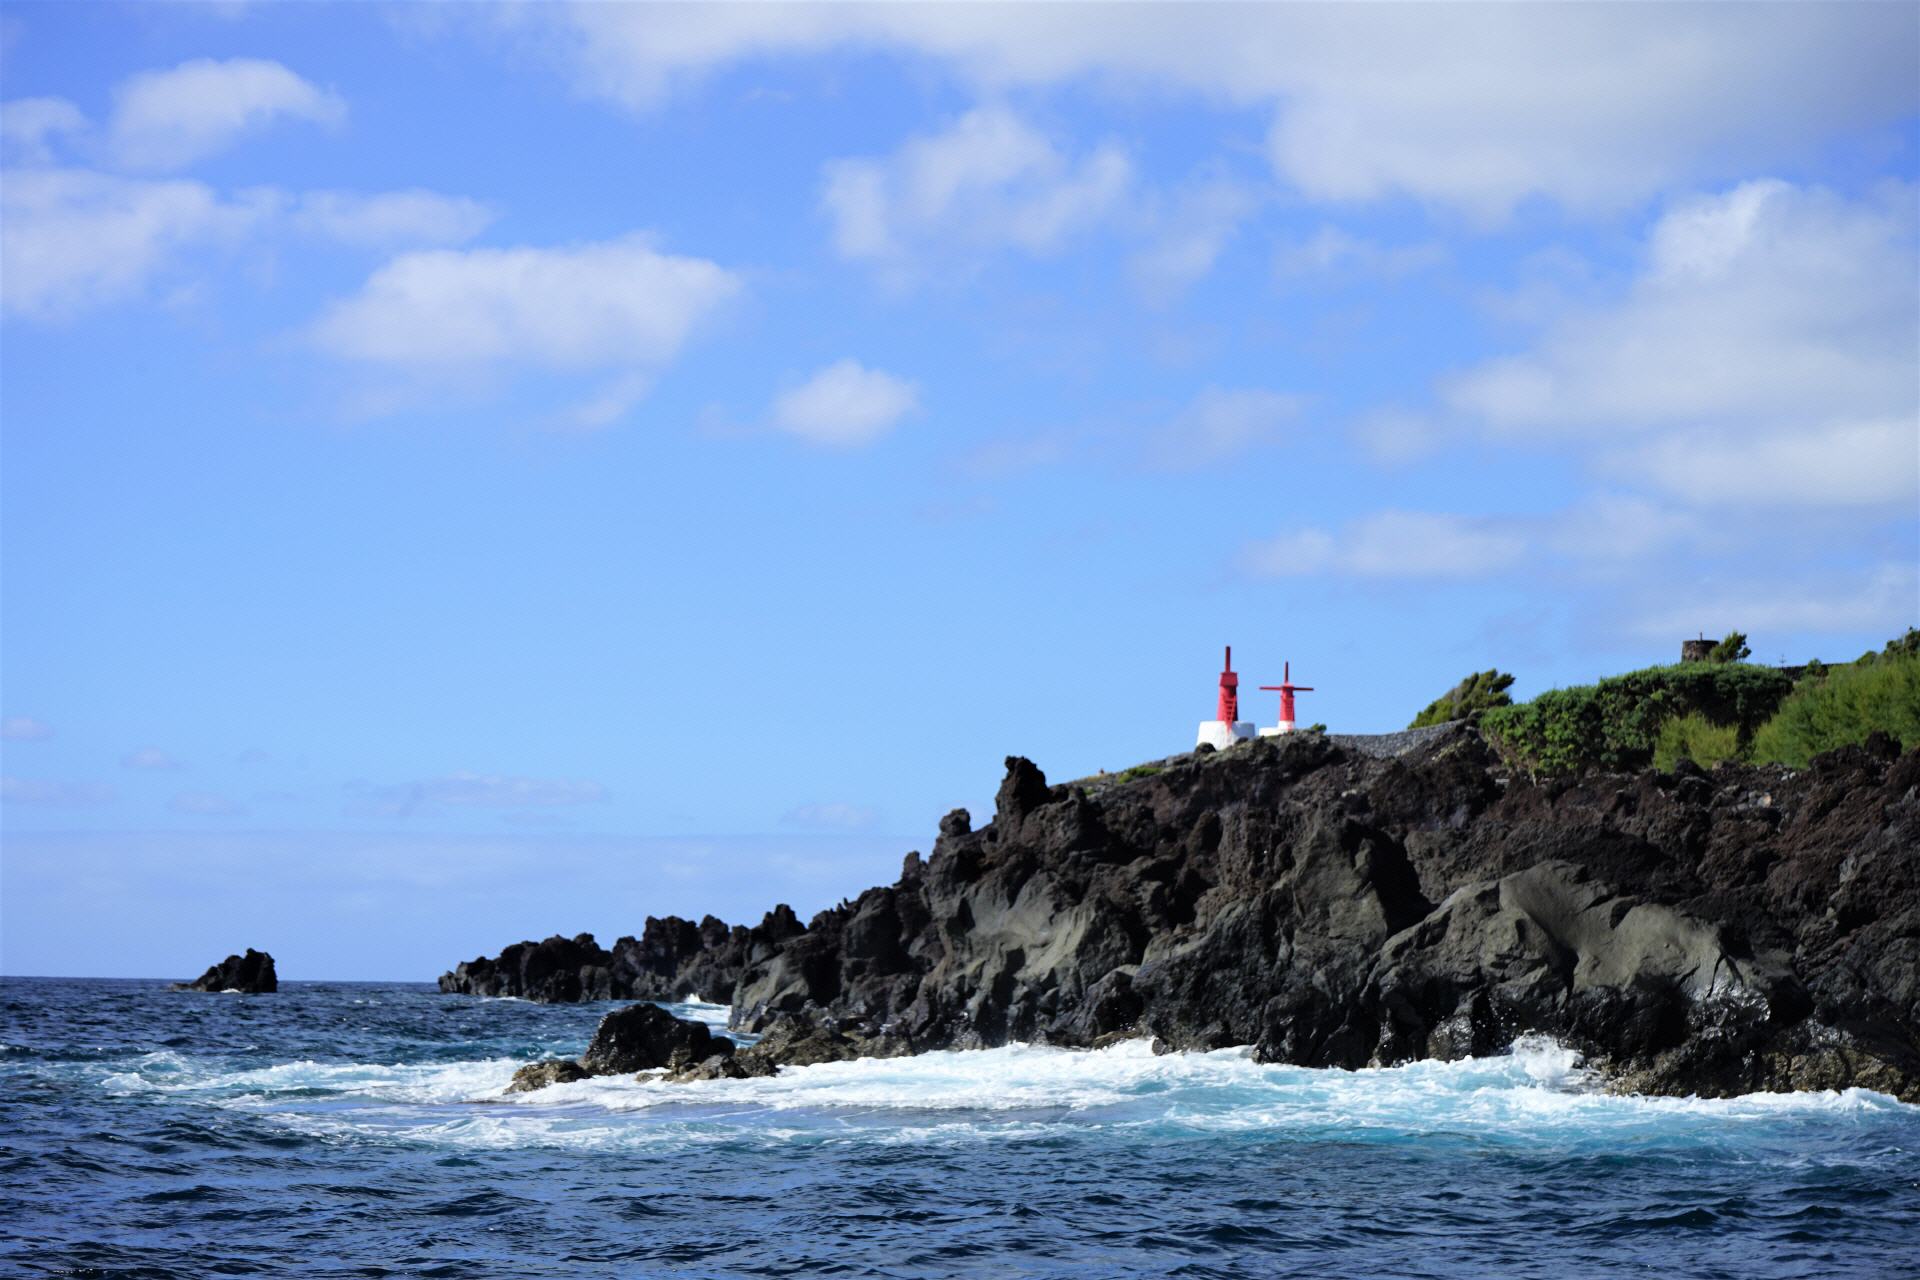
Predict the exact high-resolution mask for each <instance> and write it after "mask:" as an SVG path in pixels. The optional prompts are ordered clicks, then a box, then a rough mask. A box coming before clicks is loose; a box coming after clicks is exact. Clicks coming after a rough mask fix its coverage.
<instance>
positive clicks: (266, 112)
mask: <svg viewBox="0 0 1920 1280" xmlns="http://www.w3.org/2000/svg"><path fill="white" fill-rule="evenodd" d="M346 110H347V108H346V104H345V103H344V102H343V101H341V100H340V98H338V97H337V96H335V95H334V94H331V93H328V92H325V91H323V90H321V89H318V88H316V87H315V86H314V85H312V84H310V83H308V82H307V81H305V80H303V79H301V78H300V77H299V76H297V75H295V74H294V73H293V72H292V71H289V70H288V69H287V68H286V67H284V66H282V65H280V64H279V63H277V62H268V61H265V60H263V59H259V58H229V59H227V60H225V61H218V60H215V59H212V58H197V59H195V60H193V61H190V62H183V63H181V64H180V65H179V66H177V67H173V68H171V69H169V70H166V71H146V72H142V73H140V74H139V75H135V76H130V77H129V78H128V79H126V80H125V81H123V82H122V83H121V84H120V86H119V87H118V88H117V89H115V91H114V110H113V118H112V120H111V121H110V122H109V125H108V132H109V139H108V147H109V150H110V151H111V152H112V154H113V155H114V157H115V158H116V159H117V160H118V161H119V162H120V163H121V164H123V165H126V166H128V167H129V168H135V169H178V168H182V167H184V166H186V165H189V164H192V163H193V162H194V161H196V160H199V159H202V158H204V157H206V156H208V155H211V154H213V153H214V152H216V151H219V150H221V149H222V148H224V147H226V146H228V145H229V144H231V143H233V142H235V141H237V140H238V139H239V138H241V137H243V136H245V135H246V134H248V133H252V132H255V131H257V130H259V129H262V128H264V127H266V126H267V125H268V124H270V123H272V122H273V121H274V120H276V119H280V118H287V119H294V120H306V121H312V122H314V123H318V124H336V123H338V122H339V121H341V120H343V119H344V118H345V117H346Z"/></svg>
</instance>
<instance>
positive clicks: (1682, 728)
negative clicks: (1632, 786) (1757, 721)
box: [1653, 711, 1772, 773]
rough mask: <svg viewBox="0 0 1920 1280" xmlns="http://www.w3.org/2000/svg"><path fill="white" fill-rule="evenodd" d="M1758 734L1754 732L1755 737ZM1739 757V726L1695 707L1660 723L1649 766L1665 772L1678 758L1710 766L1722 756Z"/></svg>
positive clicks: (1729, 758) (1716, 762)
mask: <svg viewBox="0 0 1920 1280" xmlns="http://www.w3.org/2000/svg"><path fill="white" fill-rule="evenodd" d="M1768 723H1769V724H1771V723H1772V721H1768ZM1761 732H1764V729H1763V730H1761ZM1758 736H1759V734H1758V733H1756V734H1755V737H1758ZM1739 758H1740V731H1739V729H1737V728H1735V727H1734V726H1733V725H1730V724H1715V723H1713V721H1711V720H1709V719H1707V718H1706V717H1705V716H1703V715H1701V714H1700V713H1699V712H1698V711H1694V712H1690V713H1689V714H1687V715H1684V716H1675V717H1674V718H1673V719H1671V720H1669V721H1667V722H1666V723H1665V724H1663V725H1661V726H1660V739H1659V741H1658V742H1656V743H1654V745H1653V767H1654V768H1656V769H1661V770H1665V771H1667V772H1669V773H1670V772H1672V771H1673V766H1674V765H1676V764H1678V763H1680V761H1682V760H1691V761H1693V762H1694V763H1695V764H1697V765H1699V766H1701V767H1702V768H1705V769H1711V768H1713V766H1715V765H1717V764H1719V763H1721V762H1722V761H1724V760H1737V759H1739Z"/></svg>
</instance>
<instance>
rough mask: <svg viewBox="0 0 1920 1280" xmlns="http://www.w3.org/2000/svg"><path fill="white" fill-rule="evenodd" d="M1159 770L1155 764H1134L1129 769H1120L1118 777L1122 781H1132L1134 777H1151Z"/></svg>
mask: <svg viewBox="0 0 1920 1280" xmlns="http://www.w3.org/2000/svg"><path fill="white" fill-rule="evenodd" d="M1160 771H1161V770H1160V766H1159V765H1157V764H1136V765H1134V766H1133V767H1132V768H1131V769H1122V770H1121V771H1120V774H1119V778H1120V781H1122V782H1132V781H1133V780H1134V779H1135V778H1151V777H1152V776H1153V775H1154V774H1156V773H1159V772H1160Z"/></svg>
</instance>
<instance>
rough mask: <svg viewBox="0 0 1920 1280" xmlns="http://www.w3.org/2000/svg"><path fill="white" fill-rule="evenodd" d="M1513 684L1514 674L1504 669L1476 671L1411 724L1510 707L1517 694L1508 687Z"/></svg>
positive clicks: (1471, 716)
mask: <svg viewBox="0 0 1920 1280" xmlns="http://www.w3.org/2000/svg"><path fill="white" fill-rule="evenodd" d="M1512 685H1513V677H1512V676H1510V675H1508V674H1507V673H1506V672H1504V671H1494V670H1491V669H1489V670H1486V671H1476V672H1474V673H1473V674H1472V675H1470V676H1468V677H1467V678H1466V679H1464V680H1462V681H1461V682H1460V683H1459V684H1457V685H1455V686H1453V688H1451V689H1449V690H1447V691H1446V692H1445V693H1443V694H1441V695H1440V696H1439V697H1437V698H1435V699H1434V700H1433V701H1432V702H1429V703H1428V704H1427V709H1426V710H1425V711H1422V712H1421V713H1420V714H1419V715H1417V716H1415V717H1414V718H1413V723H1412V724H1410V725H1408V726H1407V728H1409V729H1424V728H1426V727H1427V726H1428V725H1433V724H1445V723H1446V722H1447V721H1449V720H1477V719H1479V718H1480V714H1481V712H1483V711H1490V710H1492V709H1493V708H1494V707H1510V706H1512V705H1513V695H1511V694H1509V693H1508V692H1507V690H1508V689H1509V688H1511V687H1512Z"/></svg>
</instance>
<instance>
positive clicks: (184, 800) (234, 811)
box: [167, 791, 246, 818]
mask: <svg viewBox="0 0 1920 1280" xmlns="http://www.w3.org/2000/svg"><path fill="white" fill-rule="evenodd" d="M167 808H169V809H171V810H173V811H174V812H175V813H184V814H190V815H192V816H194V817H200V818H232V817H238V816H240V815H241V814H244V813H246V810H245V809H243V808H241V807H240V806H239V805H238V804H235V803H234V802H233V800H232V798H230V797H228V796H224V795H221V794H220V793H219V792H217V791H177V792H175V793H174V795H173V798H172V799H170V800H168V801H167Z"/></svg>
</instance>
